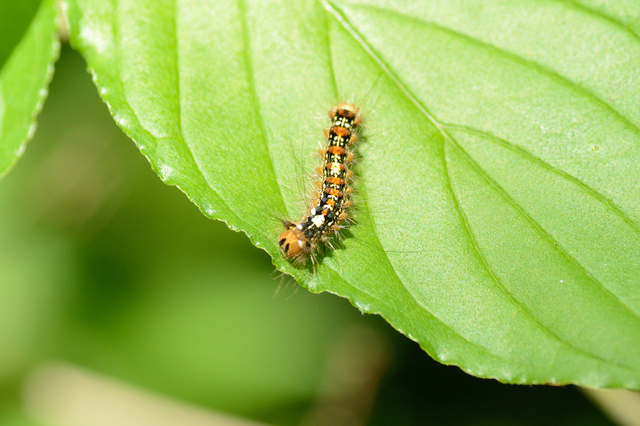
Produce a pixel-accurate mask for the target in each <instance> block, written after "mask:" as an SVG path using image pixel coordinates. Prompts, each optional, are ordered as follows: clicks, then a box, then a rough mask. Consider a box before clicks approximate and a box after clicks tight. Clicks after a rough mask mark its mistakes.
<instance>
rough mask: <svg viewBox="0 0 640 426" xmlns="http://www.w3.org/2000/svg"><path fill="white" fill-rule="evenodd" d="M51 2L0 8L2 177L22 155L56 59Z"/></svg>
mask: <svg viewBox="0 0 640 426" xmlns="http://www.w3.org/2000/svg"><path fill="white" fill-rule="evenodd" d="M55 18H56V13H55V9H54V6H53V0H44V1H42V3H40V1H35V0H30V1H24V2H22V1H20V2H9V1H7V2H2V3H1V4H0V28H1V30H0V66H2V68H0V177H2V176H3V175H4V174H5V173H7V171H8V170H9V169H10V168H11V166H12V165H13V164H14V163H15V161H16V160H17V159H18V158H19V157H20V156H21V155H22V152H23V151H24V148H25V145H26V143H27V141H28V140H29V139H31V137H32V136H33V133H34V132H35V129H36V121H35V120H36V116H37V115H38V113H39V112H40V109H41V108H42V104H43V103H44V100H45V98H46V97H47V86H48V85H49V81H50V80H51V76H52V75H53V63H54V62H55V60H56V58H57V57H58V51H59V49H60V44H59V42H58V38H57V28H56V22H55Z"/></svg>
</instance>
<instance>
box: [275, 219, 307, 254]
mask: <svg viewBox="0 0 640 426" xmlns="http://www.w3.org/2000/svg"><path fill="white" fill-rule="evenodd" d="M284 227H285V228H286V229H285V230H284V231H283V232H282V233H281V234H280V237H278V244H279V245H280V252H281V253H282V255H283V256H284V257H285V258H287V259H289V260H293V261H294V263H304V262H305V261H306V260H307V257H309V255H310V254H311V251H312V248H311V244H310V243H309V240H307V237H305V236H304V234H303V233H302V230H301V229H300V228H299V227H298V224H295V223H292V222H289V221H285V222H284Z"/></svg>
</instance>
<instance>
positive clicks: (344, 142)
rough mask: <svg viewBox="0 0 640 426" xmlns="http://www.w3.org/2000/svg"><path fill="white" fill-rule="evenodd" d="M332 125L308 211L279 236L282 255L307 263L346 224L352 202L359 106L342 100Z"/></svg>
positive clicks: (334, 110) (295, 262) (288, 224)
mask: <svg viewBox="0 0 640 426" xmlns="http://www.w3.org/2000/svg"><path fill="white" fill-rule="evenodd" d="M329 118H330V119H331V127H330V128H328V129H325V131H324V135H325V138H326V146H325V148H323V149H321V150H320V151H319V152H320V155H321V156H322V158H323V159H324V163H323V166H322V167H319V168H318V174H319V175H320V176H321V180H319V181H318V182H317V183H316V192H315V193H314V196H313V202H312V203H311V207H310V208H309V211H308V214H307V215H306V216H305V217H304V218H302V220H300V221H298V222H290V221H288V220H287V221H284V222H283V225H284V227H285V230H284V231H283V232H282V233H281V234H280V237H279V238H278V244H279V245H280V251H281V252H282V255H283V256H284V257H285V258H287V259H288V260H290V261H292V262H293V263H294V264H296V265H297V264H305V263H306V262H307V260H308V259H309V258H311V260H312V262H313V261H315V250H316V249H317V248H318V246H320V245H321V244H324V243H328V244H329V245H330V244H331V243H330V242H329V238H330V237H331V236H332V235H334V234H337V233H338V231H339V230H340V229H342V228H344V223H345V221H346V220H347V219H348V218H349V215H348V213H347V210H348V208H349V206H351V201H350V199H349V195H350V194H351V192H352V188H351V187H350V186H349V183H350V181H351V178H352V176H353V172H352V171H351V170H349V165H350V164H351V162H352V161H353V153H352V152H351V147H352V146H353V144H354V143H355V141H356V140H357V135H356V132H357V130H358V127H359V126H360V124H361V119H360V114H359V111H358V108H357V107H356V106H354V105H352V104H348V103H340V104H338V105H336V106H335V107H334V108H333V109H332V110H331V111H330V112H329Z"/></svg>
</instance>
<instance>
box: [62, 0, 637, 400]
mask: <svg viewBox="0 0 640 426" xmlns="http://www.w3.org/2000/svg"><path fill="white" fill-rule="evenodd" d="M583 3H584V4H581V3H578V2H572V3H570V2H561V1H530V0H522V1H517V0H512V1H509V2H504V1H502V0H500V1H498V0H495V1H489V0H487V1H484V2H481V3H480V2H477V1H474V0H466V1H465V0H459V1H450V0H432V1H429V2H422V1H417V0H416V1H412V2H411V1H409V2H403V3H402V4H400V3H398V4H396V2H393V1H384V0H370V1H330V0H322V1H316V0H298V1H294V2H291V1H288V0H281V1H278V2H276V1H267V0H264V1H259V0H256V1H243V0H240V1H238V2H235V1H233V2H231V1H229V2H225V1H213V0H200V1H168V0H164V1H156V0H153V1H152V0H146V1H139V0H119V1H115V0H113V1H102V0H67V2H66V3H65V5H66V9H67V15H68V19H69V21H70V27H71V37H72V42H73V44H74V45H75V46H76V47H77V48H78V49H80V50H81V51H82V52H83V54H84V55H85V57H86V59H87V61H88V63H89V67H90V69H91V70H92V72H93V74H94V78H95V81H96V84H97V86H98V88H99V90H100V93H101V95H102V97H103V99H104V100H105V101H106V102H107V104H108V105H109V107H110V109H111V112H112V114H113V115H114V117H115V119H116V121H117V122H118V124H119V125H120V126H121V127H122V128H123V129H124V131H125V132H127V134H129V135H130V136H131V137H132V138H133V139H134V140H135V141H136V143H137V144H138V146H139V148H140V150H141V151H142V153H143V154H144V155H145V156H147V158H148V159H149V161H150V162H151V165H152V167H153V168H154V169H155V170H156V172H157V173H158V174H159V176H160V177H161V178H162V179H163V180H164V181H165V182H166V183H168V184H171V185H177V186H179V187H180V188H181V189H182V190H183V191H184V192H185V193H186V194H187V195H188V196H189V198H190V199H192V200H193V201H194V202H195V203H196V204H197V205H198V206H199V207H200V208H201V210H202V211H203V213H205V214H206V215H208V216H210V217H212V218H215V219H220V220H224V221H225V222H226V223H227V224H228V225H229V226H230V227H231V228H233V229H238V230H242V231H244V232H245V233H246V234H247V235H248V236H249V237H250V238H251V240H252V241H253V242H254V244H255V245H256V246H258V247H260V248H263V249H264V250H266V251H267V252H269V253H270V254H271V255H272V257H273V259H274V264H275V265H276V266H277V268H278V269H280V270H282V271H285V272H287V273H289V274H292V275H294V276H295V277H296V278H297V279H298V281H299V282H300V283H301V284H302V285H304V286H305V287H307V288H309V289H310V290H312V291H330V292H333V293H336V294H338V295H340V296H344V297H347V298H349V299H350V300H351V301H352V303H353V304H354V305H356V306H357V307H358V308H359V309H361V310H362V311H363V312H369V313H379V314H381V315H382V316H383V317H384V318H386V319H387V321H389V322H390V323H391V324H392V325H393V326H394V327H395V328H396V329H398V330H399V331H401V332H403V333H405V334H406V335H407V336H409V337H410V338H412V339H415V340H416V341H418V342H419V343H420V344H421V345H422V347H423V348H424V349H425V350H426V351H427V352H428V353H429V354H431V355H432V356H433V357H434V358H436V359H438V360H439V361H441V362H444V363H447V364H455V365H458V366H460V367H461V368H463V369H464V370H465V371H467V372H469V373H471V374H474V375H477V376H481V377H494V378H497V379H499V380H502V381H505V382H511V383H579V384H583V385H589V386H625V387H628V388H633V389H640V131H639V130H638V126H640V96H639V95H640V38H639V36H638V32H637V31H636V32H634V31H635V30H636V28H634V27H632V26H631V25H632V23H634V22H635V23H637V22H640V21H639V20H638V19H637V17H638V15H640V6H638V5H635V6H634V5H633V4H623V3H619V2H616V1H614V0H611V1H610V2H608V3H609V4H607V2H602V1H597V2H594V4H593V5H592V4H589V2H588V1H586V0H585V1H584V2H583ZM339 100H348V101H352V102H357V103H358V104H359V105H360V106H361V109H362V113H363V116H364V120H365V126H364V132H363V133H364V136H365V138H364V140H363V141H361V143H360V146H359V161H358V166H357V170H356V172H357V174H356V180H355V185H354V186H355V189H356V196H355V197H354V211H353V216H354V218H355V222H356V223H355V224H354V225H353V226H352V227H351V228H350V230H349V231H348V232H346V233H345V238H344V241H343V242H342V244H340V247H339V248H337V249H336V250H335V251H330V252H328V253H327V254H326V255H325V256H324V257H323V258H322V259H321V264H320V265H319V266H318V267H317V270H316V271H315V272H314V271H313V270H311V268H306V269H296V268H294V267H292V266H291V265H290V264H289V263H288V262H287V261H286V260H284V259H283V258H282V256H281V255H280V254H279V252H278V248H277V244H276V239H277V236H278V234H279V233H280V231H281V229H282V228H281V225H280V224H279V222H278V220H276V219H273V218H274V217H286V218H292V219H297V218H299V217H300V216H301V215H302V214H303V212H304V203H305V199H306V195H305V194H306V193H308V188H307V187H308V186H309V185H308V182H307V180H308V179H307V178H306V176H308V174H309V171H310V170H312V169H313V167H315V166H316V164H315V163H316V161H315V160H314V157H313V153H314V151H315V150H316V149H317V147H318V146H319V144H320V143H321V141H322V131H321V129H322V126H323V125H325V126H326V120H323V119H319V118H318V117H319V116H322V115H324V114H326V112H327V111H328V109H329V108H330V107H331V106H332V105H333V104H334V103H335V102H337V101H339Z"/></svg>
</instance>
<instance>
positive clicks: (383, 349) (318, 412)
mask: <svg viewBox="0 0 640 426" xmlns="http://www.w3.org/2000/svg"><path fill="white" fill-rule="evenodd" d="M85 68H86V65H85V63H84V61H83V60H82V58H81V57H80V56H79V55H78V54H77V53H76V52H74V51H73V50H71V49H70V48H69V46H68V45H66V44H63V46H62V51H61V57H60V60H59V62H58V63H57V65H56V73H55V76H54V79H53V82H52V84H51V87H50V96H49V98H48V100H47V102H46V104H45V107H44V110H43V112H42V114H41V115H40V117H39V120H38V121H39V125H38V130H37V132H36V136H35V138H34V140H33V141H31V142H30V143H29V145H28V147H27V151H26V154H25V156H24V158H22V159H21V160H20V161H19V162H18V164H17V166H16V167H15V169H14V170H13V171H12V172H11V173H9V174H8V175H7V176H6V177H5V178H4V179H3V180H2V181H1V182H0V425H46V424H55V421H54V420H50V419H48V418H47V414H46V413H45V414H44V415H35V416H34V413H36V414H37V412H38V407H39V405H38V404H41V405H42V404H43V405H46V404H47V402H46V401H45V402H42V401H40V400H39V399H38V398H40V396H38V393H37V392H36V393H33V392H30V391H29V389H32V388H33V383H34V381H35V382H38V379H37V377H39V376H36V378H35V379H34V378H33V377H34V376H32V373H33V372H34V371H37V370H36V369H37V368H38V367H39V366H41V365H47V363H50V362H52V361H56V362H64V363H66V364H67V365H73V366H77V367H80V368H82V369H83V370H79V371H87V372H93V373H96V374H99V375H102V376H105V377H110V378H112V379H114V380H116V382H114V383H116V384H117V383H128V384H131V385H134V386H135V387H136V388H137V389H140V390H142V391H143V392H146V391H150V392H152V393H153V394H155V395H162V396H164V397H167V398H171V399H173V400H175V401H178V402H183V403H187V404H192V405H194V406H199V407H201V408H204V409H205V410H212V412H213V411H217V412H219V413H220V412H221V413H227V414H232V415H235V416H239V417H242V418H247V419H253V420H257V421H262V422H266V423H270V424H278V425H289V424H291V425H293V424H332V425H333V426H337V425H340V424H358V423H359V424H372V425H399V424H402V425H422V424H436V425H459V424H473V425H484V424H486V425H496V424H505V425H538V424H549V425H606V424H612V423H611V422H610V421H609V420H608V419H607V418H605V416H604V415H603V414H602V413H601V412H600V411H598V410H597V409H596V408H595V407H594V406H593V405H592V404H591V403H590V402H589V401H588V400H587V399H586V398H584V397H583V395H582V394H581V393H580V392H579V391H578V390H577V389H576V388H574V387H566V388H557V387H556V388H554V387H542V386H539V387H530V386H528V387H524V386H507V385H501V384H499V383H497V382H495V381H492V380H481V379H476V378H473V377H471V376H468V375H466V374H464V373H462V372H461V371H460V370H459V369H457V368H455V367H446V366H443V365H440V364H437V363H435V362H434V361H432V360H431V359H430V358H429V357H428V356H427V355H426V354H425V353H424V352H422V351H421V350H420V348H419V347H418V346H417V344H415V343H414V342H412V341H410V340H409V339H407V338H405V337H403V336H402V335H400V334H399V333H397V332H396V331H394V330H393V329H391V327H389V326H388V325H387V324H386V323H385V322H384V321H383V320H382V319H381V318H379V317H376V316H363V315H361V314H360V313H359V312H358V311H357V309H355V308H354V307H352V306H351V305H350V304H349V303H348V302H347V301H345V300H343V299H340V298H338V297H335V296H332V295H329V294H320V295H312V294H310V293H308V292H307V291H306V290H303V289H299V288H298V287H297V285H296V284H295V283H293V282H292V281H291V280H290V279H287V278H279V277H278V276H277V274H276V273H275V272H274V268H273V267H272V266H271V263H270V260H269V257H268V256H267V255H266V254H265V253H264V252H262V251H261V250H259V249H256V248H255V247H253V246H252V245H251V244H250V243H249V241H248V239H247V238H246V237H245V236H244V235H243V234H238V233H234V232H232V231H230V230H229V229H227V228H226V226H225V225H224V224H222V223H219V222H213V221H210V220H208V219H206V218H205V217H204V216H203V215H202V214H201V213H200V212H199V211H198V210H197V208H196V207H195V206H194V205H193V204H191V203H190V202H189V201H188V200H187V198H186V197H185V196H184V195H183V194H182V193H181V192H180V191H179V190H177V189H176V188H173V187H168V186H166V185H164V184H163V183H162V182H161V181H160V179H159V178H158V177H157V176H156V175H155V174H154V173H153V172H152V170H151V168H150V166H149V164H148V163H147V161H146V160H145V159H144V157H143V156H142V155H140V153H139V152H138V151H137V149H136V147H135V146H134V144H133V143H132V142H131V141H130V140H128V138H127V137H126V136H125V135H124V134H122V132H121V131H120V130H119V129H118V128H117V127H116V125H115V123H114V122H113V120H112V118H111V117H110V115H109V113H108V111H107V108H106V106H105V105H104V104H103V103H102V102H101V101H100V99H99V97H98V94H97V91H96V89H95V87H94V86H93V83H92V82H91V78H90V76H89V75H88V74H87V72H86V70H85ZM278 226H280V225H279V224H278V222H277V221H276V220H274V227H278ZM29 377H31V379H29ZM29 383H30V384H29ZM51 386H53V387H52V388H47V389H48V391H47V394H48V396H46V395H45V397H43V398H45V399H46V398H50V397H51V396H52V395H51V394H54V396H55V394H57V393H58V392H57V391H56V387H55V386H56V384H55V381H54V383H53V385H51ZM63 391H64V389H63V388H62V387H61V388H60V391H59V392H60V395H62V394H63V393H64V392H63ZM34 395H35V396H34ZM86 397H87V398H92V397H93V395H92V393H91V389H89V390H88V391H87V392H86ZM94 399H95V400H97V401H98V402H99V401H100V397H99V395H98V394H97V393H96V395H95V398H94ZM25 401H26V405H25ZM39 401H40V402H39ZM49 403H50V402H49ZM59 405H60V406H62V404H59ZM34 407H35V408H34ZM141 410H143V408H141ZM345 413H348V414H345ZM87 424H88V423H87ZM94 424H97V423H94ZM181 424H182V423H181ZM184 424H186V423H184ZM230 424H231V423H230Z"/></svg>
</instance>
